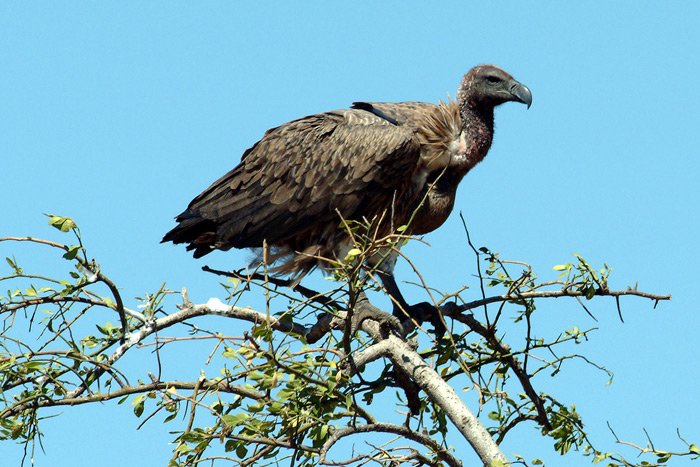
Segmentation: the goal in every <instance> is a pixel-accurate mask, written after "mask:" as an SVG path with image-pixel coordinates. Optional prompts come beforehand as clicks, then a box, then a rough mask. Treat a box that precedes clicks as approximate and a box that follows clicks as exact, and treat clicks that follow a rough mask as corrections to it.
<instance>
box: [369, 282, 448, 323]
mask: <svg viewBox="0 0 700 467" xmlns="http://www.w3.org/2000/svg"><path fill="white" fill-rule="evenodd" d="M378 272H379V278H380V279H381V281H382V285H383V286H384V288H385V289H386V292H387V294H388V295H389V297H391V301H392V303H393V304H394V316H396V317H398V318H399V320H403V319H404V318H405V317H406V316H408V317H409V318H412V319H413V320H415V321H416V322H417V323H418V324H421V323H423V322H424V321H427V322H429V323H430V324H432V325H433V328H434V329H435V334H436V335H437V336H438V337H442V336H443V335H444V334H445V331H447V329H446V328H445V324H444V322H443V319H442V316H441V315H440V310H438V309H437V308H436V307H435V306H434V305H433V304H431V303H428V302H420V303H416V304H415V305H409V304H408V303H406V300H405V299H404V298H403V295H401V291H400V290H399V286H398V285H396V279H395V278H394V275H393V274H391V273H388V272H385V271H378Z"/></svg>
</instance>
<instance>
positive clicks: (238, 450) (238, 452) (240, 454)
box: [236, 443, 248, 459]
mask: <svg viewBox="0 0 700 467" xmlns="http://www.w3.org/2000/svg"><path fill="white" fill-rule="evenodd" d="M247 454H248V448H246V447H245V444H243V443H241V444H239V445H238V447H237V448H236V455H237V456H238V458H239V459H244V458H245V456H246V455H247Z"/></svg>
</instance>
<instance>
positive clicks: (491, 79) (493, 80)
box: [486, 76, 500, 83]
mask: <svg viewBox="0 0 700 467" xmlns="http://www.w3.org/2000/svg"><path fill="white" fill-rule="evenodd" d="M486 81H488V82H489V83H498V82H499V81H500V79H499V78H498V77H497V76H487V77H486Z"/></svg>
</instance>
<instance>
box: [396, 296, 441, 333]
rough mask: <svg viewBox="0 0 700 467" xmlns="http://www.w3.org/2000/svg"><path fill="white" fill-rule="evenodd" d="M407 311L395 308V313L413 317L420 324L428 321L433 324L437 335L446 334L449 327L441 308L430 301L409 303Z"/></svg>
mask: <svg viewBox="0 0 700 467" xmlns="http://www.w3.org/2000/svg"><path fill="white" fill-rule="evenodd" d="M405 310H406V311H405V313H404V312H403V311H401V310H400V309H398V310H394V314H395V315H397V314H399V313H401V315H402V316H405V315H406V314H407V315H408V316H409V318H411V319H413V320H414V321H415V322H417V323H418V324H422V323H424V322H426V321H427V322H428V323H430V324H432V325H433V329H434V330H435V335H436V337H438V338H440V337H442V336H444V335H445V332H447V328H446V327H445V324H444V323H443V319H442V316H441V313H440V310H439V309H438V308H436V307H435V306H434V305H432V304H431V303H428V302H420V303H416V304H415V305H409V306H407V307H406V308H405Z"/></svg>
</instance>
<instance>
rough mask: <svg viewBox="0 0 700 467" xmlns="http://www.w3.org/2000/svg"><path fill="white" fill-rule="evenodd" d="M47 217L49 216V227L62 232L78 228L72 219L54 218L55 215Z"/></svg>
mask: <svg viewBox="0 0 700 467" xmlns="http://www.w3.org/2000/svg"><path fill="white" fill-rule="evenodd" d="M46 215H47V216H49V225H51V226H53V227H56V228H57V229H58V230H60V231H61V232H68V231H69V230H70V229H75V228H76V227H77V226H76V225H75V222H74V221H73V219H71V218H70V217H63V216H54V215H53V214H46Z"/></svg>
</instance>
